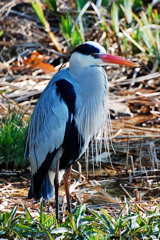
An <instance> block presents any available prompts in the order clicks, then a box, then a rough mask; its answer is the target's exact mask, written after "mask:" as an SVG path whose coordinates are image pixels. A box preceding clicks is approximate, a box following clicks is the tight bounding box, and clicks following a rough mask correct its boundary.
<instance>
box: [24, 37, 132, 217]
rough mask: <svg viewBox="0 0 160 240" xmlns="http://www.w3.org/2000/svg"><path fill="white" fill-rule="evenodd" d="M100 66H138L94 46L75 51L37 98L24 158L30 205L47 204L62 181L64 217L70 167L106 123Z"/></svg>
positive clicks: (103, 75)
mask: <svg viewBox="0 0 160 240" xmlns="http://www.w3.org/2000/svg"><path fill="white" fill-rule="evenodd" d="M103 64H122V65H126V66H133V67H135V66H137V65H136V64H135V63H133V62H130V61H127V60H125V59H122V58H119V57H116V56H112V55H109V54H106V51H105V49H104V48H103V47H102V46H101V45H99V44H98V43H96V42H91V41H88V42H86V43H84V44H82V45H79V46H78V47H77V48H76V49H75V50H74V52H73V53H72V55H71V57H70V60H69V67H68V68H65V69H62V70H60V71H59V72H57V73H56V74H55V75H54V77H53V78H52V79H51V81H50V82H49V84H48V86H47V87H46V88H45V90H44V91H43V93H42V94H41V96H40V98H39V100H38V102H37V105H36V107H35V109H34V112H33V116H32V119H31V123H30V126H29V129H28V133H27V135H26V140H25V148H24V154H25V157H29V159H30V162H31V187H30V190H29V194H28V197H29V199H31V198H34V199H35V200H38V199H40V198H41V197H43V198H44V199H45V200H46V201H47V200H49V199H51V198H52V197H53V194H54V190H55V199H56V218H57V219H58V217H59V204H58V189H59V183H60V182H61V180H62V177H63V175H64V183H65V190H66V196H67V207H68V211H69V212H71V208H70V195H69V184H68V179H69V177H70V170H71V166H72V164H73V163H74V162H75V161H76V160H78V159H79V158H80V156H81V155H82V154H83V153H84V151H85V150H86V149H87V147H88V144H89V142H90V140H91V138H93V137H94V136H95V135H96V134H97V133H98V132H99V130H100V128H101V126H102V125H103V124H104V121H105V118H106V104H107V97H108V96H107V76H106V72H105V70H104V69H103V67H101V65H103Z"/></svg>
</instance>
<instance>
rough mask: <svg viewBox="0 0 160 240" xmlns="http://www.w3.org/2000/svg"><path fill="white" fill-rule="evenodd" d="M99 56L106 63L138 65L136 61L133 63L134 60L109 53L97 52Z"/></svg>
mask: <svg viewBox="0 0 160 240" xmlns="http://www.w3.org/2000/svg"><path fill="white" fill-rule="evenodd" d="M99 58H100V59H102V61H103V62H106V63H112V64H120V65H125V66H131V67H138V66H139V65H138V64H137V63H134V62H131V61H128V60H125V59H123V58H120V57H116V56H113V55H110V54H99Z"/></svg>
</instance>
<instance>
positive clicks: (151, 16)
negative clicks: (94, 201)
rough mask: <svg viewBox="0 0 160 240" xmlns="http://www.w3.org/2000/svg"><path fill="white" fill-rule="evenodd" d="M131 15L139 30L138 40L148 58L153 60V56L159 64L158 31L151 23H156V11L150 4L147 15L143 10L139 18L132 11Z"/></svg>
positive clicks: (159, 34) (159, 37) (159, 38)
mask: <svg viewBox="0 0 160 240" xmlns="http://www.w3.org/2000/svg"><path fill="white" fill-rule="evenodd" d="M132 14H133V17H134V18H135V20H136V21H137V23H138V24H139V28H140V31H139V32H138V36H136V37H138V40H139V43H141V45H143V47H144V48H145V50H146V54H147V55H148V57H149V59H150V60H151V61H152V62H154V59H153V57H155V58H156V59H157V61H158V63H159V64H160V45H159V43H160V32H159V30H158V28H156V25H155V29H154V28H153V29H152V24H157V25H158V18H159V16H158V12H157V11H156V10H155V11H152V10H151V8H150V5H149V6H148V17H147V15H146V13H145V12H141V13H140V18H139V17H138V16H136V14H134V13H132Z"/></svg>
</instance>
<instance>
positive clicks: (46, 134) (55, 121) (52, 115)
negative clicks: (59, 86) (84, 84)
mask: <svg viewBox="0 0 160 240" xmlns="http://www.w3.org/2000/svg"><path fill="white" fill-rule="evenodd" d="M68 116H69V111H68V107H67V105H66V104H65V102H64V101H63V100H62V99H61V98H60V96H59V95H57V93H56V85H55V84H49V85H48V86H47V88H46V89H45V90H44V92H43V93H42V95H41V97H40V99H39V101H38V103H37V105H36V107H35V110H34V113H33V116H32V120H31V124H30V126H29V129H28V133H27V136H26V142H25V149H24V153H25V157H28V156H29V158H30V162H31V169H32V175H33V174H35V173H36V172H37V170H38V169H39V167H40V166H41V164H42V163H43V161H44V160H45V158H46V156H47V154H48V153H52V152H53V151H54V150H55V149H58V148H59V147H60V146H61V144H62V143H63V140H64V135H65V129H66V122H67V120H68Z"/></svg>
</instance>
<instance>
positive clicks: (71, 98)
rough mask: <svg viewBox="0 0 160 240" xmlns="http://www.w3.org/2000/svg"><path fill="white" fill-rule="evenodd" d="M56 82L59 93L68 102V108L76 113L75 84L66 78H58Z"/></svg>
mask: <svg viewBox="0 0 160 240" xmlns="http://www.w3.org/2000/svg"><path fill="white" fill-rule="evenodd" d="M55 84H56V86H57V89H56V93H57V95H60V97H61V98H62V99H63V101H64V102H65V103H66V104H67V106H68V109H69V110H70V111H71V112H72V113H73V114H74V113H75V102H76V93H75V91H74V87H73V85H72V84H71V83H69V82H68V81H66V80H65V79H61V80H58V81H57V82H56V83H55Z"/></svg>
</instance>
